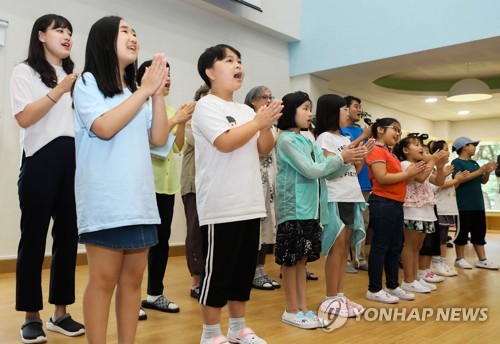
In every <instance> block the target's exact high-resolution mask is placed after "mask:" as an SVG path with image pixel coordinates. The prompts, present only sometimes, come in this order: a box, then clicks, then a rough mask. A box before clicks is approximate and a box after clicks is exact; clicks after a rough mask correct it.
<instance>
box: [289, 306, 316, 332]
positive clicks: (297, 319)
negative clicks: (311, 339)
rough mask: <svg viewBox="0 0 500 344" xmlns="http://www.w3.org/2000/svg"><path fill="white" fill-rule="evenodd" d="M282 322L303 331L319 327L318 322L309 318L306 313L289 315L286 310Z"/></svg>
mask: <svg viewBox="0 0 500 344" xmlns="http://www.w3.org/2000/svg"><path fill="white" fill-rule="evenodd" d="M281 321H282V322H284V323H285V324H290V325H293V326H296V327H299V328H303V329H309V330H310V329H313V328H317V327H318V322H317V321H315V320H314V319H311V318H309V317H308V316H307V315H306V314H304V312H302V311H300V312H298V313H297V314H295V313H288V312H287V311H286V309H285V311H284V312H283V315H282V316H281Z"/></svg>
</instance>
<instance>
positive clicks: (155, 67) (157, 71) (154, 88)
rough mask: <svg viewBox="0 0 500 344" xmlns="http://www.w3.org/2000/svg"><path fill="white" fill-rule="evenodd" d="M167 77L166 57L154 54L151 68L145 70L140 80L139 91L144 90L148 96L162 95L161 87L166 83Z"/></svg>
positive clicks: (161, 54)
mask: <svg viewBox="0 0 500 344" xmlns="http://www.w3.org/2000/svg"><path fill="white" fill-rule="evenodd" d="M167 76H168V69H167V57H166V56H165V54H164V53H158V54H155V55H154V56H153V59H152V61H151V66H149V67H147V68H146V71H145V72H144V76H143V77H142V79H141V89H144V90H146V91H147V93H148V94H149V95H150V96H152V95H163V87H164V85H165V83H166V82H167Z"/></svg>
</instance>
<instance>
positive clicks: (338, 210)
mask: <svg viewBox="0 0 500 344" xmlns="http://www.w3.org/2000/svg"><path fill="white" fill-rule="evenodd" d="M348 117H349V108H348V107H347V106H346V102H345V100H344V98H342V97H340V96H338V95H335V94H325V95H323V96H321V97H320V98H319V99H318V109H317V111H316V134H317V135H318V137H317V140H316V144H317V145H318V146H319V147H320V148H321V149H323V152H324V154H325V156H329V155H341V156H343V153H344V149H345V148H346V147H355V146H357V145H358V144H359V143H360V142H362V140H363V139H364V138H363V137H360V138H358V139H356V140H355V141H353V142H351V141H350V140H349V138H347V137H345V136H343V135H342V134H341V133H340V129H342V128H344V127H345V126H347V119H348ZM373 144H374V140H373V139H370V140H368V141H367V142H366V144H365V145H364V146H365V148H367V152H368V151H369V150H370V149H371V148H373ZM363 163H364V161H358V162H355V163H354V164H351V167H350V168H349V169H348V170H347V171H346V172H345V174H344V175H342V176H341V177H339V178H337V179H333V180H327V181H326V184H327V188H328V213H329V221H328V224H327V225H325V227H324V229H323V234H322V245H321V246H322V252H323V254H324V255H325V256H326V262H325V280H326V297H325V298H324V299H323V302H322V304H321V307H320V310H321V311H322V312H325V313H333V314H335V315H339V316H342V317H354V316H356V315H359V314H361V312H363V310H364V307H363V306H361V305H359V304H357V303H355V302H352V301H351V300H349V299H348V298H347V297H346V296H345V295H344V279H345V272H346V270H345V266H346V264H347V258H348V255H349V251H350V247H351V246H353V247H356V255H355V256H356V257H357V256H358V253H359V251H360V250H361V249H362V245H361V244H362V242H363V240H364V239H365V236H366V233H365V226H364V222H363V211H364V210H365V208H366V203H365V199H364V198H363V194H362V193H361V187H360V185H359V182H358V174H357V172H358V171H360V170H361V168H362V167H363Z"/></svg>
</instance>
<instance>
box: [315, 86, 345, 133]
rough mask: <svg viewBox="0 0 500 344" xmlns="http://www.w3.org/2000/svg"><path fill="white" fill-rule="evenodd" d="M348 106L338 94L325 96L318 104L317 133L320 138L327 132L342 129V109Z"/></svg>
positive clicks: (319, 99) (320, 98)
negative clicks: (340, 120) (340, 119)
mask: <svg viewBox="0 0 500 344" xmlns="http://www.w3.org/2000/svg"><path fill="white" fill-rule="evenodd" d="M344 106H346V101H345V99H344V98H342V97H341V96H338V95H336V94H324V95H322V96H321V97H319V98H318V102H317V103H316V132H315V135H316V136H319V135H321V134H322V133H324V132H325V131H330V130H333V131H336V130H339V129H340V123H339V118H340V109H341V108H343V107H344Z"/></svg>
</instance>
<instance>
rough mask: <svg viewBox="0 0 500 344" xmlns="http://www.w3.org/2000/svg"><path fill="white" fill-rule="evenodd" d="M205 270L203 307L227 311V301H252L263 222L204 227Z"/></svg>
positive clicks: (201, 292) (201, 296) (201, 300)
mask: <svg viewBox="0 0 500 344" xmlns="http://www.w3.org/2000/svg"><path fill="white" fill-rule="evenodd" d="M201 234H202V240H203V254H204V256H205V270H204V272H203V274H202V275H201V288H200V303H201V304H202V305H206V306H210V307H218V308H220V307H224V306H225V305H226V304H227V301H248V300H249V299H250V290H251V289H252V282H253V277H254V275H255V266H256V265H257V252H258V250H259V235H260V219H251V220H246V221H238V222H229V223H220V224H215V225H206V226H201Z"/></svg>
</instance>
